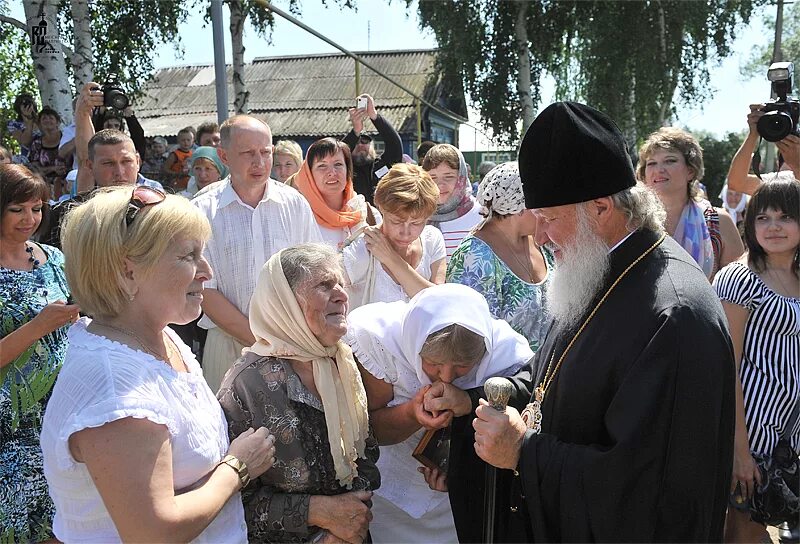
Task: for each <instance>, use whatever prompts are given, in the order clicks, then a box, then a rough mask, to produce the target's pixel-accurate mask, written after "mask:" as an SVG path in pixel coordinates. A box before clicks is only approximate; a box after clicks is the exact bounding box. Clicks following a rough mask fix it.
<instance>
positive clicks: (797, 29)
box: [741, 3, 800, 100]
mask: <svg viewBox="0 0 800 544" xmlns="http://www.w3.org/2000/svg"><path fill="white" fill-rule="evenodd" d="M776 9H777V8H776ZM775 17H776V14H775V12H774V11H771V12H770V13H768V14H767V15H765V16H764V25H765V26H766V27H767V28H768V29H769V34H768V36H769V39H768V40H764V45H762V46H761V47H758V48H756V49H755V50H754V51H753V52H752V54H751V55H750V59H749V60H748V61H747V63H746V64H745V65H743V66H742V68H741V74H742V76H744V77H746V78H748V79H749V78H759V79H763V80H764V100H766V99H768V98H769V83H767V79H766V78H767V68H769V65H770V64H771V63H772V46H773V40H774V36H775ZM781 52H782V53H783V60H786V61H790V62H794V80H793V84H794V87H795V89H797V85H798V84H799V83H800V79H798V78H799V77H800V4H797V3H793V4H785V5H784V8H783V32H781ZM794 94H795V96H796V95H797V94H798V93H797V91H796V90H795V91H794Z"/></svg>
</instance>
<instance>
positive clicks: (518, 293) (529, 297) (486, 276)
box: [447, 235, 553, 353]
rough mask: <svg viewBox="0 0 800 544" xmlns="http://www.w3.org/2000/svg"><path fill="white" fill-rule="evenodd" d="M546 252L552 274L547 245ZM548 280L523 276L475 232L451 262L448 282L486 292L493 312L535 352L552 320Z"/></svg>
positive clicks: (448, 268)
mask: <svg viewBox="0 0 800 544" xmlns="http://www.w3.org/2000/svg"><path fill="white" fill-rule="evenodd" d="M542 255H543V256H544V261H545V264H546V265H547V270H548V274H549V271H550V270H552V269H553V256H552V255H551V254H550V252H548V251H547V250H544V249H543V250H542ZM546 281H547V280H545V281H542V282H541V283H528V282H526V281H523V280H521V279H520V278H519V277H517V275H516V274H514V272H512V270H511V269H510V268H509V267H508V265H507V264H506V263H504V262H503V261H502V260H501V259H500V258H499V257H498V256H497V255H495V253H494V251H492V248H491V247H489V244H487V243H486V242H484V241H483V240H481V239H480V238H477V237H476V236H473V235H469V236H467V237H466V238H464V240H463V241H462V242H461V245H459V246H458V249H456V251H455V252H454V253H453V256H452V257H451V258H450V262H449V263H448V264H447V282H448V283H460V284H462V285H466V286H468V287H472V288H473V289H475V290H476V291H478V292H479V293H480V294H482V295H483V297H484V298H485V299H486V302H488V303H489V311H490V312H491V314H492V316H493V317H494V318H496V319H502V320H504V321H505V322H507V323H508V324H509V325H511V328H512V329H514V330H515V331H516V332H518V333H519V334H521V335H522V336H524V337H525V338H526V339H527V340H528V345H530V347H531V350H533V352H534V353H536V351H537V350H538V349H539V345H540V344H541V342H542V341H544V337H545V335H546V334H547V328H548V326H549V324H550V317H549V316H548V314H547V312H546V310H545V304H544V298H545V285H546Z"/></svg>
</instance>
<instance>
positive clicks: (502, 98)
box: [406, 0, 763, 141]
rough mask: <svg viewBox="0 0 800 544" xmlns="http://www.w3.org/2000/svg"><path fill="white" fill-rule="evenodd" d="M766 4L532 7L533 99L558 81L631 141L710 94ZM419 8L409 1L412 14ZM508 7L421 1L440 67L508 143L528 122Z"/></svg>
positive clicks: (673, 0)
mask: <svg viewBox="0 0 800 544" xmlns="http://www.w3.org/2000/svg"><path fill="white" fill-rule="evenodd" d="M762 1H763V0H712V1H709V2H685V1H682V0H652V1H648V2H642V1H637V2H619V1H608V0H593V1H584V0H580V1H578V0H562V1H544V2H531V3H529V4H528V17H527V32H528V38H529V41H530V46H529V49H530V54H531V79H532V89H531V91H532V96H533V100H534V104H536V103H538V101H539V99H540V89H539V81H538V80H539V77H540V76H541V75H542V74H543V73H544V72H548V73H550V74H552V75H553V76H554V77H555V79H556V96H557V98H558V99H573V100H582V101H584V102H586V103H589V104H591V105H592V106H595V107H597V108H598V109H601V110H603V111H605V112H606V113H608V114H609V115H610V116H611V117H612V118H614V119H615V120H616V121H617V122H618V123H619V124H620V126H621V128H622V129H623V131H624V132H625V133H626V135H627V136H628V137H629V138H630V139H631V141H636V139H637V137H642V136H644V135H646V134H648V133H650V132H652V131H653V130H654V129H656V128H657V127H658V126H660V125H661V124H662V122H663V121H665V120H666V119H668V118H669V117H670V115H671V114H672V113H673V112H674V109H675V108H674V105H673V97H674V96H675V93H676V91H677V92H678V94H679V96H680V97H681V100H683V101H685V102H695V101H697V100H698V99H700V98H701V97H705V96H707V95H708V94H709V92H710V90H709V85H708V83H709V81H708V63H709V62H711V61H714V60H717V59H722V58H724V57H725V56H727V55H728V54H730V44H731V42H732V41H733V39H734V37H735V32H736V30H737V28H738V26H739V25H740V24H741V23H746V22H747V21H749V18H750V14H751V11H752V8H753V5H754V4H757V3H759V2H762ZM412 3H413V0H406V4H407V5H408V6H410V5H411V4H412ZM517 6H518V3H516V2H504V1H502V0H453V1H452V2H419V6H418V11H419V16H420V20H421V25H422V26H423V27H429V28H430V29H432V30H433V32H434V34H435V35H436V39H437V42H438V43H439V51H440V61H439V68H440V69H441V70H442V71H444V72H445V73H448V72H449V73H451V74H457V75H458V76H459V77H460V78H461V79H462V80H463V81H464V88H465V90H466V91H467V92H468V93H469V95H470V96H471V98H472V100H473V102H474V103H475V104H476V105H477V106H478V108H479V109H480V111H481V116H482V117H483V119H484V121H486V122H487V123H488V124H489V125H490V126H491V128H492V130H493V131H494V132H495V134H500V135H501V136H503V137H504V139H505V140H506V141H515V140H516V139H517V137H518V135H517V134H516V131H517V123H518V121H519V109H520V108H519V105H518V96H517V92H516V79H517V75H518V65H517V54H516V47H515V45H514V38H513V37H514V18H515V15H516V10H517Z"/></svg>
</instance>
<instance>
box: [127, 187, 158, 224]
mask: <svg viewBox="0 0 800 544" xmlns="http://www.w3.org/2000/svg"><path fill="white" fill-rule="evenodd" d="M165 198H167V195H166V194H164V193H162V192H161V191H159V190H158V189H154V188H153V187H148V186H147V185H137V186H136V187H134V188H133V193H132V194H131V200H130V202H128V211H127V212H126V213H125V226H126V227H130V226H131V223H133V220H134V219H136V214H137V213H139V210H141V209H142V208H144V207H147V206H153V205H155V204H159V203H160V202H163V201H164V199H165Z"/></svg>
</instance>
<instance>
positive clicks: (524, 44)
mask: <svg viewBox="0 0 800 544" xmlns="http://www.w3.org/2000/svg"><path fill="white" fill-rule="evenodd" d="M518 4H519V10H518V11H517V20H516V22H515V24H514V39H515V41H516V44H517V56H518V64H519V75H518V76H517V94H519V103H520V108H521V109H522V133H523V134H524V133H525V131H526V130H528V127H529V126H531V123H533V118H534V111H533V97H532V96H531V57H530V51H529V50H528V27H527V19H528V3H527V2H519V3H518Z"/></svg>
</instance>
